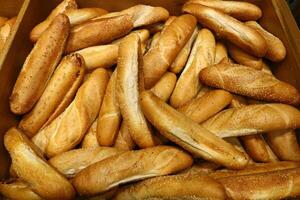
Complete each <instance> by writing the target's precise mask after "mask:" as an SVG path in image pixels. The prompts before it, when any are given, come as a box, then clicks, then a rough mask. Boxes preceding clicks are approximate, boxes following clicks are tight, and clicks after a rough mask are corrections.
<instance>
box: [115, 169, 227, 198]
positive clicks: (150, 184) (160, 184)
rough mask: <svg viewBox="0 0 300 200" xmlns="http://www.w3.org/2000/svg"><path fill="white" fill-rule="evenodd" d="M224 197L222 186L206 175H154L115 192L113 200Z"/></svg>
mask: <svg viewBox="0 0 300 200" xmlns="http://www.w3.org/2000/svg"><path fill="white" fill-rule="evenodd" d="M148 198H159V199H172V198H176V199H198V198H199V199H226V193H225V189H224V187H223V186H222V185H221V184H220V183H219V182H217V181H216V180H214V179H212V178H210V177H209V176H207V175H203V174H197V175H193V176H186V175H185V176H184V175H173V176H162V177H155V178H151V179H148V180H144V181H141V182H139V183H136V184H132V185H130V186H128V187H126V188H124V189H123V190H120V192H118V193H117V195H116V197H115V198H114V200H139V199H148Z"/></svg>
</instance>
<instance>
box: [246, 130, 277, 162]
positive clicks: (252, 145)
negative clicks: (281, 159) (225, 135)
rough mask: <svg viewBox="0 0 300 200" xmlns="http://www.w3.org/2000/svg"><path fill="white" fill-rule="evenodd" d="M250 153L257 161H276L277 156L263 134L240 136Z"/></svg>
mask: <svg viewBox="0 0 300 200" xmlns="http://www.w3.org/2000/svg"><path fill="white" fill-rule="evenodd" d="M240 139H241V141H242V142H243V144H244V147H245V150H246V152H247V153H248V155H249V156H250V157H251V158H252V159H253V160H254V161H256V162H276V161H278V158H277V157H276V156H275V154H274V153H273V151H272V150H271V149H270V147H269V145H268V144H267V143H266V141H265V140H264V138H263V136H262V135H261V134H256V135H246V136H243V137H240Z"/></svg>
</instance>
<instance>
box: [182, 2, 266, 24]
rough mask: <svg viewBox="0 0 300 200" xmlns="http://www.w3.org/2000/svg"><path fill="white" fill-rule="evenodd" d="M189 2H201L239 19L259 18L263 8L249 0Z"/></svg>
mask: <svg viewBox="0 0 300 200" xmlns="http://www.w3.org/2000/svg"><path fill="white" fill-rule="evenodd" d="M188 3H195V4H201V5H203V6H207V7H211V8H214V9H217V10H219V11H221V12H223V13H226V14H228V15H230V16H232V17H234V18H236V19H238V20H241V21H249V20H254V21H256V20H258V19H259V18H261V16H262V11H261V9H260V8H259V7H258V6H256V5H254V4H252V3H248V2H241V1H219V0H189V1H188Z"/></svg>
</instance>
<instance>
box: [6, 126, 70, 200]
mask: <svg viewBox="0 0 300 200" xmlns="http://www.w3.org/2000/svg"><path fill="white" fill-rule="evenodd" d="M4 145H5V148H6V149H7V150H8V152H9V154H10V156H11V159H12V164H13V166H14V170H15V172H16V174H17V176H18V177H19V178H20V179H21V180H23V181H25V182H26V183H28V185H29V186H30V188H31V189H32V190H33V192H35V193H36V194H38V195H39V196H40V197H41V198H43V199H44V198H45V199H73V198H74V197H75V190H74V188H73V187H72V185H71V183H69V181H68V180H67V179H66V178H65V177H63V176H62V175H61V174H59V173H58V172H57V171H56V170H55V169H54V168H52V167H51V166H50V165H48V163H47V162H46V161H45V159H44V158H42V157H40V156H39V153H36V149H37V147H36V146H34V144H32V143H31V142H30V140H29V139H28V138H27V137H26V136H25V135H24V134H23V133H21V132H20V131H19V130H17V129H16V128H11V129H9V130H8V131H7V132H6V134H5V135H4ZM45 180H47V181H45Z"/></svg>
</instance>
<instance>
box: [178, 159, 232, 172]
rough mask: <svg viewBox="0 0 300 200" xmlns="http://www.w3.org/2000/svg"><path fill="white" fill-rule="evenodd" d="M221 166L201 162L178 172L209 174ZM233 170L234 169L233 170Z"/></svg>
mask: <svg viewBox="0 0 300 200" xmlns="http://www.w3.org/2000/svg"><path fill="white" fill-rule="evenodd" d="M220 167H221V166H220V165H218V164H215V163H213V162H206V161H205V162H201V163H194V164H193V166H191V167H189V168H187V169H186V170H184V171H182V172H180V173H179V174H182V175H186V176H193V175H197V174H210V173H212V172H214V171H216V170H217V169H219V168H220ZM233 171H235V170H233Z"/></svg>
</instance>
